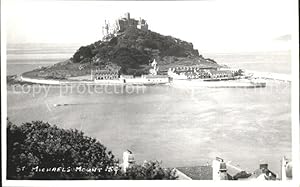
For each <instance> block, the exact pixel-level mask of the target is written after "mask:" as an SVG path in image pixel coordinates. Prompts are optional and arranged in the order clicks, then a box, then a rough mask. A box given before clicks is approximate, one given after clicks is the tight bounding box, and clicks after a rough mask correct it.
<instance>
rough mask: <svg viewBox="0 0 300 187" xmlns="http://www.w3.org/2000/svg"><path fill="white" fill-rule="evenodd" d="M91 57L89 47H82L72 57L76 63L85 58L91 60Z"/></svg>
mask: <svg viewBox="0 0 300 187" xmlns="http://www.w3.org/2000/svg"><path fill="white" fill-rule="evenodd" d="M93 56H94V55H93V53H92V49H91V48H90V47H89V46H82V47H80V48H79V49H78V50H77V51H76V53H75V54H74V55H73V61H74V62H75V63H76V62H80V61H82V60H84V59H85V58H92V57H93Z"/></svg>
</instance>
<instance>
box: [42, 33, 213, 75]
mask: <svg viewBox="0 0 300 187" xmlns="http://www.w3.org/2000/svg"><path fill="white" fill-rule="evenodd" d="M153 59H155V60H156V61H157V62H158V65H159V66H163V67H165V68H167V67H168V65H170V64H171V65H172V66H173V65H174V64H176V63H178V64H181V65H195V64H205V65H209V66H218V64H217V63H216V62H215V61H213V60H211V59H205V58H203V57H202V56H201V55H199V52H198V50H196V49H194V47H193V44H192V43H189V42H186V41H183V40H180V39H178V38H174V37H171V36H163V35H161V34H159V33H156V32H153V31H150V30H147V31H145V30H140V29H137V28H128V29H126V30H125V31H124V32H119V33H118V34H117V36H115V37H112V38H111V39H109V40H106V41H97V42H95V43H93V44H90V45H88V46H82V47H80V48H79V49H78V50H77V51H76V52H75V54H74V55H73V56H72V57H71V58H70V60H69V61H68V63H64V64H63V63H62V64H60V65H59V66H54V67H50V68H48V71H51V70H55V69H56V70H55V71H57V72H59V74H60V76H62V77H63V76H65V75H64V73H62V71H58V70H57V68H58V67H59V68H60V69H64V70H67V69H70V70H72V71H69V72H68V71H65V74H68V76H79V75H80V76H81V75H83V74H86V73H88V72H89V71H90V69H92V68H96V67H100V68H103V67H107V66H108V65H109V66H118V67H119V68H120V73H123V74H132V75H140V74H144V73H147V72H148V70H149V62H151V61H152V60H153ZM64 66H66V67H64ZM77 69H78V70H77ZM76 71H78V72H76ZM46 74H47V73H46ZM52 74H53V73H52ZM52 74H51V75H52Z"/></svg>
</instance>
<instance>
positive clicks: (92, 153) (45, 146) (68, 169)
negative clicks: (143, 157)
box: [7, 121, 176, 179]
mask: <svg viewBox="0 0 300 187" xmlns="http://www.w3.org/2000/svg"><path fill="white" fill-rule="evenodd" d="M175 178H176V177H175V173H174V172H172V171H171V170H168V169H163V168H162V167H161V166H160V163H159V162H156V161H150V162H145V163H144V164H143V165H134V166H133V167H132V168H131V169H128V171H127V172H126V173H124V172H122V170H121V168H120V167H119V163H118V160H117V159H115V157H114V155H113V154H112V153H111V152H110V151H107V148H106V147H105V146H103V145H102V144H101V143H100V142H99V141H97V140H96V139H94V138H91V137H88V136H84V134H83V132H81V131H78V130H73V129H71V130H65V129H61V128H58V127H56V126H51V125H50V124H49V123H44V122H42V121H33V122H32V123H24V124H22V125H20V126H16V125H14V124H12V123H11V122H9V121H8V124H7V179H175Z"/></svg>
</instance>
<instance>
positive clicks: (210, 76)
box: [168, 66, 238, 80]
mask: <svg viewBox="0 0 300 187" xmlns="http://www.w3.org/2000/svg"><path fill="white" fill-rule="evenodd" d="M237 71H238V70H232V69H219V68H217V67H201V66H178V67H173V68H169V70H168V76H169V77H171V78H173V79H205V80H226V79H233V78H234V76H235V74H236V73H237Z"/></svg>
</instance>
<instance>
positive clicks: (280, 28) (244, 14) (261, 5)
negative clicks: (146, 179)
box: [4, 0, 294, 52]
mask: <svg viewBox="0 0 300 187" xmlns="http://www.w3.org/2000/svg"><path fill="white" fill-rule="evenodd" d="M293 3H294V2H293V1H283V0H280V1H269V0H264V1H243V2H239V1H226V2H224V1H218V0H216V1H197V2H195V1H191V2H186V1H184V2H177V1H175V2H172V3H171V2H168V1H166V2H158V1H156V2H154V1H150V2H145V1H142V2H137V1H133V2H122V1H121V2H109V1H105V2H103V1H102V2H95V1H88V2H86V1H76V2H74V1H54V2H49V1H42V2H37V1H29V2H26V3H24V2H16V1H7V2H6V9H5V10H6V15H7V16H6V22H7V24H6V26H7V28H6V31H7V33H6V34H7V43H8V44H13V43H46V44H53V43H54V44H55V43H57V44H61V45H67V44H78V45H88V44H90V43H93V42H95V41H98V40H101V38H102V30H101V28H102V26H103V24H104V20H109V21H110V23H112V22H113V21H114V20H116V19H118V18H120V17H122V16H123V15H124V13H125V12H130V13H131V17H133V18H136V19H138V18H139V17H142V18H144V19H146V20H147V22H148V24H149V29H150V30H151V31H154V32H158V33H160V34H162V35H170V36H173V37H176V38H179V39H182V40H185V41H187V42H191V43H193V44H194V48H195V49H198V50H199V52H201V51H202V52H217V51H218V52H226V51H227V52H234V51H264V50H266V51H277V50H278V51H280V50H289V49H290V44H291V42H290V41H291V37H292V35H291V34H292V31H293V28H292V27H293V25H292V23H293V22H292V18H293V13H294V11H292V10H293V8H294V7H293ZM4 6H5V5H4ZM279 12H281V14H279Z"/></svg>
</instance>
